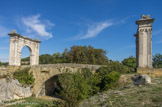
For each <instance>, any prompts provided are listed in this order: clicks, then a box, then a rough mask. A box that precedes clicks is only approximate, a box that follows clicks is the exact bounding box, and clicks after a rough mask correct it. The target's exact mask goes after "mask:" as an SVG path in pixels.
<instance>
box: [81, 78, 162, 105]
mask: <svg viewBox="0 0 162 107" xmlns="http://www.w3.org/2000/svg"><path fill="white" fill-rule="evenodd" d="M129 76H130V75H129ZM79 107H162V78H160V77H159V78H152V84H150V85H143V86H133V85H132V83H131V82H129V83H127V84H125V86H124V87H120V88H117V89H111V90H108V91H105V92H102V93H98V94H97V95H95V96H93V97H90V98H88V99H86V100H84V101H82V102H80V104H79Z"/></svg>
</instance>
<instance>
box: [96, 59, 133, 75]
mask: <svg viewBox="0 0 162 107" xmlns="http://www.w3.org/2000/svg"><path fill="white" fill-rule="evenodd" d="M99 70H100V71H102V70H104V71H107V72H111V71H115V72H118V73H120V74H121V73H131V72H135V69H134V68H130V67H128V66H125V65H123V64H122V63H120V62H118V61H110V62H108V64H107V66H104V67H101V68H100V69H99Z"/></svg>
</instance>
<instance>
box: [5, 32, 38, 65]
mask: <svg viewBox="0 0 162 107" xmlns="http://www.w3.org/2000/svg"><path fill="white" fill-rule="evenodd" d="M8 35H9V36H10V53H9V65H17V66H20V65H21V51H22V48H23V47H24V46H26V47H28V48H29V51H30V65H39V45H40V41H39V40H37V39H36V40H33V39H30V38H27V37H24V36H21V35H20V34H18V33H16V30H14V31H13V32H12V33H9V34H8Z"/></svg>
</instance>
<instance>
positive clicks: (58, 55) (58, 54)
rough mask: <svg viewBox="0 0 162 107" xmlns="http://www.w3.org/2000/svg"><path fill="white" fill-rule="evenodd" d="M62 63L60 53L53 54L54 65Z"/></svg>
mask: <svg viewBox="0 0 162 107" xmlns="http://www.w3.org/2000/svg"><path fill="white" fill-rule="evenodd" d="M61 62H62V56H61V54H60V52H57V53H54V54H53V63H61Z"/></svg>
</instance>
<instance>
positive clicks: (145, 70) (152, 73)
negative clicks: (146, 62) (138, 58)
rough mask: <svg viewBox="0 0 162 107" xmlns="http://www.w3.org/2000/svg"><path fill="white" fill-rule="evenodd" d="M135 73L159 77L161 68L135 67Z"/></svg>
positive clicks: (161, 72)
mask: <svg viewBox="0 0 162 107" xmlns="http://www.w3.org/2000/svg"><path fill="white" fill-rule="evenodd" d="M137 73H139V74H147V75H149V76H151V77H160V76H162V69H156V68H137Z"/></svg>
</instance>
